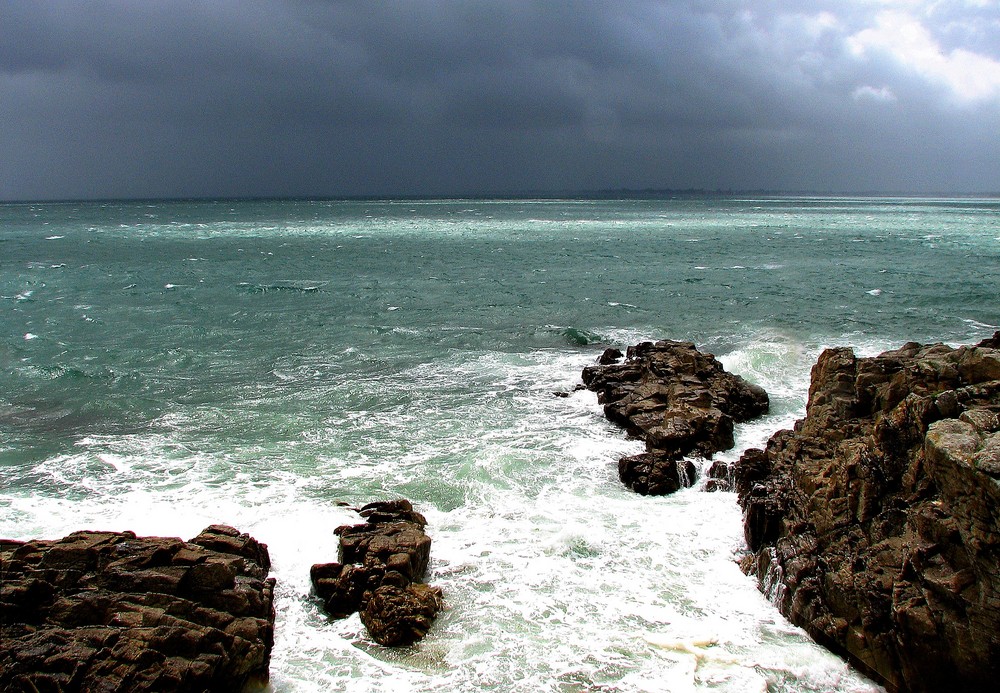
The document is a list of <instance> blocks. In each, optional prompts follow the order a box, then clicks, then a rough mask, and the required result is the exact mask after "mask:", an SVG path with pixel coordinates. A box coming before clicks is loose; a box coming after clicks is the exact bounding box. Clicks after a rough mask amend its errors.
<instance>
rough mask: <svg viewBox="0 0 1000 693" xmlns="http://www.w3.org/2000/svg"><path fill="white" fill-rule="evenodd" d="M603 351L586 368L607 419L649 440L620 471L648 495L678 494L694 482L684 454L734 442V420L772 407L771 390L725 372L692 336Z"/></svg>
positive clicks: (702, 453) (586, 378) (723, 447)
mask: <svg viewBox="0 0 1000 693" xmlns="http://www.w3.org/2000/svg"><path fill="white" fill-rule="evenodd" d="M620 358H621V352H620V351H618V350H617V349H615V350H608V351H606V352H605V353H604V354H603V355H602V356H601V358H600V361H599V363H598V365H594V366H588V367H586V368H585V369H584V370H583V382H584V385H585V386H586V387H587V388H588V389H590V390H593V391H594V392H596V393H597V399H598V401H599V402H600V403H602V404H603V405H604V413H605V416H607V417H608V419H609V420H610V421H612V422H614V423H617V424H619V425H621V426H622V427H624V428H625V429H626V430H627V431H628V433H629V434H630V435H632V436H635V437H637V438H640V439H642V440H644V441H645V442H646V452H644V453H642V454H640V455H635V456H630V457H623V458H622V459H621V460H619V462H618V475H619V477H620V478H621V480H622V482H623V483H625V484H626V485H627V486H628V487H629V488H632V489H633V490H635V491H637V492H639V493H642V494H644V495H646V494H648V495H663V494H667V493H673V492H674V491H676V490H678V489H679V488H681V487H683V486H690V485H691V484H692V483H693V482H694V480H695V466H694V465H693V464H692V463H691V462H690V461H686V460H684V459H683V458H684V457H685V456H688V455H699V456H703V457H708V456H711V455H712V454H714V453H716V452H718V451H720V450H728V449H729V448H731V447H733V444H734V441H733V427H734V424H736V423H740V422H743V421H748V420H750V419H753V418H755V417H758V416H761V415H762V414H764V413H766V412H767V408H768V398H767V393H765V392H764V390H763V389H761V388H760V387H758V386H756V385H752V384H750V383H748V382H747V381H745V380H744V379H743V378H741V377H740V376H738V375H734V374H732V373H727V372H726V371H725V369H723V367H722V364H721V363H719V362H718V361H717V360H716V358H715V357H714V356H713V355H712V354H706V353H703V352H700V351H698V350H697V349H696V348H695V346H694V344H692V343H691V342H674V341H667V340H663V341H659V342H643V343H641V344H637V345H635V346H632V347H629V348H628V351H627V353H626V355H625V359H624V361H623V362H621V363H619V362H618V361H619V359H620Z"/></svg>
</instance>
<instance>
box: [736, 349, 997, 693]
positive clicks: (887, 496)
mask: <svg viewBox="0 0 1000 693" xmlns="http://www.w3.org/2000/svg"><path fill="white" fill-rule="evenodd" d="M998 347H1000V333H997V334H996V335H994V337H993V338H992V339H989V340H986V341H984V342H981V343H980V344H978V345H976V346H971V347H961V348H958V349H954V348H951V347H948V346H946V345H943V344H933V345H928V346H924V345H920V344H916V343H909V344H906V345H904V346H903V347H902V348H900V349H898V350H895V351H888V352H885V353H883V354H881V355H880V356H876V357H873V358H857V357H856V356H855V355H854V353H853V351H852V350H851V349H847V348H836V349H828V350H826V351H824V352H823V354H822V355H821V356H820V357H819V360H818V362H817V363H816V365H815V366H813V369H812V383H811V386H810V388H809V401H808V406H807V410H806V417H805V418H804V419H802V420H800V421H799V422H797V423H796V425H795V429H794V430H785V431H779V432H778V433H776V434H775V435H774V436H773V437H772V438H771V439H770V441H769V442H768V444H767V446H766V448H765V449H764V450H748V451H746V452H745V453H744V455H743V457H742V458H741V459H740V461H739V463H738V464H737V465H736V470H735V476H736V482H737V491H738V494H739V502H740V505H741V506H742V507H743V510H744V528H745V532H746V539H747V543H748V545H749V549H750V551H751V552H752V553H751V555H750V556H748V558H747V560H746V561H745V562H744V569H745V570H746V572H748V573H749V574H751V575H755V576H756V577H757V580H758V583H759V586H760V588H761V589H762V590H763V591H764V592H765V594H767V595H768V596H769V597H771V598H772V600H773V601H774V602H775V603H776V604H777V606H778V608H779V609H780V610H781V612H782V613H783V614H784V615H785V616H786V617H787V618H788V619H789V620H791V621H792V622H793V623H795V624H797V625H799V626H801V627H803V628H804V629H805V630H806V631H807V632H808V633H809V634H810V635H812V636H813V637H814V638H815V639H816V640H817V641H818V642H820V643H821V644H824V645H826V646H828V647H829V648H830V649H832V650H834V651H836V652H838V653H840V654H842V655H844V656H846V657H848V659H849V660H850V661H851V662H852V663H854V664H855V665H857V666H858V667H859V668H861V669H862V670H863V671H865V672H866V673H868V674H869V675H871V676H872V677H873V678H875V679H876V680H878V681H880V682H881V683H883V684H884V685H885V686H886V687H887V688H888V689H889V690H891V691H914V692H920V691H959V690H960V691H995V690H997V686H998V685H1000V684H998V682H1000V418H998V415H1000V350H998Z"/></svg>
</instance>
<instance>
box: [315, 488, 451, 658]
mask: <svg viewBox="0 0 1000 693" xmlns="http://www.w3.org/2000/svg"><path fill="white" fill-rule="evenodd" d="M360 514H361V516H362V517H364V518H366V520H367V522H366V523H365V524H361V525H347V526H343V527H338V528H337V529H336V533H337V534H338V535H339V536H340V547H339V550H338V559H337V560H338V562H337V563H320V564H317V565H314V566H313V567H312V570H311V577H312V583H313V588H314V589H315V591H316V594H317V595H318V596H319V597H320V598H321V599H322V600H323V605H324V608H325V609H326V611H327V613H328V614H330V615H331V616H333V617H334V618H345V617H347V616H349V615H350V614H352V613H354V612H355V611H359V612H360V613H361V622H362V623H364V625H365V628H367V629H368V632H369V634H370V635H371V636H372V639H374V640H375V642H377V643H379V644H381V645H388V646H398V645H411V644H413V643H415V642H417V641H418V640H420V639H421V638H423V637H424V636H425V635H426V634H427V631H428V630H430V627H431V624H432V623H433V622H434V619H435V618H436V617H437V613H438V611H440V610H441V608H442V605H443V602H442V597H441V590H440V589H438V588H437V587H431V586H429V585H425V584H423V582H422V579H423V576H424V573H425V572H426V571H427V563H428V561H429V560H430V551H431V538H430V537H429V536H427V534H426V533H425V532H424V527H425V526H426V525H427V520H426V519H425V518H424V516H423V515H421V514H420V513H418V512H416V511H414V510H413V506H412V505H411V504H410V502H409V501H407V500H404V499H399V500H394V501H381V502H376V503H370V504H368V505H366V506H364V507H363V508H361V510H360Z"/></svg>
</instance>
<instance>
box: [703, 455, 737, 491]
mask: <svg viewBox="0 0 1000 693" xmlns="http://www.w3.org/2000/svg"><path fill="white" fill-rule="evenodd" d="M706 476H708V481H706V482H705V490H706V491H709V492H711V491H732V490H733V467H732V465H730V464H729V463H728V462H723V461H722V460H716V461H715V462H713V463H712V466H711V467H709V468H708V473H707V475H706Z"/></svg>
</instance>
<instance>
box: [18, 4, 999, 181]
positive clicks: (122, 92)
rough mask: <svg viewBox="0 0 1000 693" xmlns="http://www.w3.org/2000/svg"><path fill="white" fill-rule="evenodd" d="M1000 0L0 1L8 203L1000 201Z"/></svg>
mask: <svg viewBox="0 0 1000 693" xmlns="http://www.w3.org/2000/svg"><path fill="white" fill-rule="evenodd" d="M998 133H1000V2H997V1H993V0H954V1H950V2H949V1H940V2H929V1H925V2H921V1H917V0H912V1H908V0H881V1H878V0H868V1H864V0H855V1H853V2H852V1H841V2H833V1H824V0H819V1H817V2H812V3H807V4H804V3H800V2H790V1H788V0H773V1H761V2H753V3H748V2H730V1H726V0H683V1H670V0H668V1H664V2H627V1H626V2H619V3H607V2H588V1H584V0H580V1H576V2H557V1H551V2H490V3H487V2H470V1H468V0H465V1H457V0H456V1H449V0H439V1H434V2H431V1H427V2H419V1H412V2H321V1H318V0H317V1H312V2H310V1H306V0H303V1H300V2H295V1H291V0H286V1H278V0H271V1H265V0H261V1H257V2H252V3H247V2H231V1H229V0H214V1H213V2H193V1H191V2H181V1H177V2H96V3H79V2H29V1H24V2H20V1H15V2H8V3H4V4H3V5H2V7H0V199H36V198H77V197H128V196H140V197H147V196H148V197H157V196H223V195H235V196H252V195H356V194H372V195H378V194H463V193H505V192H517V191H528V190H550V191H559V190H582V189H601V188H619V187H633V188H644V187H656V188H668V187H673V188H689V187H699V188H711V189H714V188H735V189H748V188H749V189H755V188H768V189H784V190H817V191H910V192H930V191H938V192H988V191H998V190H1000V134H998Z"/></svg>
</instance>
